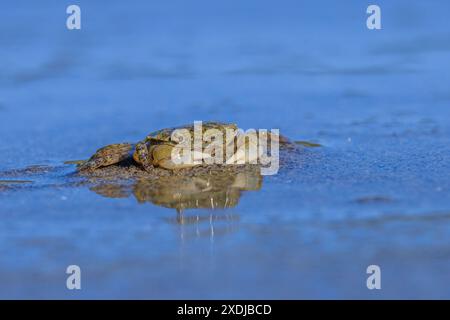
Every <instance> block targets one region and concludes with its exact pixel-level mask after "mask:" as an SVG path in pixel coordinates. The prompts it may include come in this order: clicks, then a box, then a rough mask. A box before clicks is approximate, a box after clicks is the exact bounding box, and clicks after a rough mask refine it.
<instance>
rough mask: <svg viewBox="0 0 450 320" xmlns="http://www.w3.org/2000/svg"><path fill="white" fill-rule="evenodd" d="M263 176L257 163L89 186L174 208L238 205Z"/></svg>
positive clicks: (119, 195) (95, 189)
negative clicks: (126, 182) (242, 195)
mask: <svg viewBox="0 0 450 320" xmlns="http://www.w3.org/2000/svg"><path fill="white" fill-rule="evenodd" d="M261 185H262V176H261V174H260V172H259V170H258V168H257V167H256V166H245V168H231V167H230V168H227V169H226V170H225V169H221V170H215V171H214V170H212V171H209V172H207V173H206V172H205V173H204V174H197V175H195V176H183V175H173V176H162V177H159V178H158V179H145V178H141V179H139V180H137V181H136V182H135V183H134V184H133V185H131V186H126V185H123V184H117V183H103V184H100V185H97V186H95V187H92V188H91V190H92V191H94V192H96V193H98V194H100V195H102V196H105V197H111V198H122V197H128V196H129V195H131V194H133V195H134V196H135V197H136V199H137V201H138V202H140V203H143V202H147V201H148V202H152V203H154V204H156V205H159V206H163V207H167V208H174V209H176V210H177V211H179V212H181V211H183V210H184V209H190V208H207V209H220V208H230V207H234V206H236V205H237V203H238V201H239V198H240V195H241V191H245V190H259V189H260V188H261Z"/></svg>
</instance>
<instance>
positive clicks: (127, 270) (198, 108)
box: [0, 0, 450, 298]
mask: <svg viewBox="0 0 450 320" xmlns="http://www.w3.org/2000/svg"><path fill="white" fill-rule="evenodd" d="M70 4H77V5H79V6H80V7H81V11H82V29H81V30H73V31H69V30H67V28H66V18H67V16H68V15H67V14H66V12H65V11H66V7H67V6H68V5H70ZM369 4H372V3H371V2H367V1H345V2H344V1H325V0H319V1H298V0H297V1H261V0H259V1H256V0H247V1H214V2H212V1H198V0H194V1H164V2H162V1H133V2H124V1H120V2H119V1H117V2H107V1H76V2H70V1H20V0H19V1H4V2H2V4H1V6H0V12H1V13H0V137H1V139H0V154H1V157H0V170H3V171H6V170H11V169H16V168H23V167H27V166H30V165H36V164H39V165H48V166H50V167H55V166H60V165H61V164H62V162H63V161H65V160H68V159H79V158H86V157H87V156H89V155H90V154H92V152H93V151H95V150H96V149H97V148H98V147H100V146H102V145H105V144H109V143H112V142H120V141H137V140H139V139H141V138H142V137H144V136H145V135H146V134H147V133H149V132H150V131H153V130H155V129H159V128H163V127H168V126H174V125H180V124H184V123H191V122H192V121H194V120H208V119H213V120H221V121H231V122H236V123H237V124H238V125H239V126H240V127H243V128H279V129H280V130H281V133H283V134H285V135H286V136H289V137H292V138H295V139H302V140H312V141H317V142H320V143H321V144H323V145H324V147H323V148H319V149H318V150H314V151H306V155H305V158H304V159H303V160H302V165H300V166H298V167H296V168H294V169H291V170H290V171H289V172H286V171H284V172H280V174H279V175H277V176H275V177H268V178H267V179H265V182H264V187H263V190H261V191H260V192H249V193H246V194H245V195H244V196H243V197H242V199H241V202H240V204H239V205H238V206H237V207H236V208H234V209H232V211H233V212H234V213H236V214H239V216H240V217H241V219H240V220H239V222H235V224H236V225H233V226H232V229H233V230H235V229H236V230H235V231H234V232H233V233H231V234H227V235H226V236H224V237H219V238H217V237H216V238H214V237H213V240H212V238H211V234H210V232H207V234H208V236H206V237H201V236H193V237H192V239H189V240H183V241H182V240H180V239H181V238H180V235H181V234H185V233H186V232H187V233H189V232H191V231H192V233H193V234H196V233H195V230H194V229H192V228H196V227H197V228H198V227H199V226H191V227H185V226H177V225H172V224H168V223H167V222H166V221H165V220H164V219H165V218H166V217H171V216H173V214H174V213H173V210H169V209H165V208H161V207H157V206H155V205H151V204H145V205H139V204H137V203H136V201H135V200H134V199H131V198H128V199H106V198H101V197H99V196H97V195H95V194H93V193H92V192H90V191H89V190H87V189H83V188H63V187H58V186H59V185H60V184H64V179H65V175H66V174H67V173H69V172H71V170H72V171H73V168H67V167H64V169H63V172H62V173H61V171H57V172H56V173H54V172H53V171H51V170H50V171H51V172H50V173H49V174H48V175H45V176H37V177H34V178H33V179H34V188H31V189H29V190H28V189H26V190H22V191H20V192H6V193H0V215H1V216H2V217H1V222H0V230H1V232H0V234H1V235H0V237H1V241H0V243H1V244H0V262H1V263H0V282H1V283H2V286H1V289H0V296H1V297H64V298H71V297H75V298H80V297H81V298H91V297H96V298H98V297H122V298H135V297H138V298H348V297H357V298H392V297H396V298H398V297H401V298H419V297H420V298H424V297H434V298H442V297H445V298H449V297H450V290H449V289H448V286H447V285H446V284H448V283H449V280H450V279H449V275H448V272H447V271H448V267H449V262H450V261H449V260H450V247H449V245H448V244H449V240H450V239H449V238H450V234H449V231H450V228H449V222H450V220H449V216H450V199H449V196H448V194H449V190H450V185H449V181H450V179H449V178H450V174H449V172H450V171H449V169H450V165H449V162H448V157H449V154H450V153H449V152H450V147H449V142H450V139H449V137H450V136H449V134H450V109H449V103H450V91H449V86H448V85H449V82H450V81H449V80H450V79H449V71H450V59H449V53H450V25H449V22H448V12H449V10H450V3H449V2H448V1H400V0H398V1H397V0H396V1H376V2H375V4H377V5H379V6H380V7H381V12H382V30H368V29H367V28H366V19H367V16H368V15H367V14H366V8H367V6H368V5H369ZM3 176H6V175H3ZM0 178H2V176H1V175H0ZM361 199H375V200H374V201H365V200H361ZM376 199H388V200H387V201H377V200H376ZM194 214H201V215H205V214H206V215H207V214H210V213H209V212H205V211H200V212H198V213H197V212H194ZM200 227H204V228H206V229H208V228H209V227H207V226H204V225H200ZM227 227H228V226H227ZM183 228H187V229H183ZM190 228H191V229H190ZM208 230H209V229H208ZM68 264H79V265H80V266H81V268H82V270H84V271H83V272H84V273H83V274H84V275H85V277H86V278H85V280H84V281H85V282H84V283H85V286H84V287H83V289H82V290H81V291H80V292H70V291H68V290H66V289H65V276H66V275H65V274H64V270H65V267H66V266H67V265H68ZM369 264H379V265H380V266H381V267H382V270H383V289H382V290H381V291H377V292H373V291H369V290H367V288H366V287H365V279H366V274H365V268H366V267H367V266H368V265H369Z"/></svg>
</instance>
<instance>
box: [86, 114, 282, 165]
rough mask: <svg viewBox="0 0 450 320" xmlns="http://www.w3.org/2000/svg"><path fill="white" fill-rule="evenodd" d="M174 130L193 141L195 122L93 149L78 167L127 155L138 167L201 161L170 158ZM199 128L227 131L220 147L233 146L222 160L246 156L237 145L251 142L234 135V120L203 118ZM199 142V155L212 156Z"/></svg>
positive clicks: (195, 163) (174, 142)
mask: <svg viewBox="0 0 450 320" xmlns="http://www.w3.org/2000/svg"><path fill="white" fill-rule="evenodd" d="M175 130H184V133H188V137H189V138H188V139H191V141H189V142H191V143H192V144H195V141H194V137H195V132H194V130H196V127H195V124H194V125H186V126H180V127H175V128H167V129H162V130H158V131H155V132H153V133H150V134H149V135H148V136H147V137H146V138H145V139H144V140H143V141H141V142H138V143H137V144H132V143H118V144H111V145H108V146H106V147H103V148H101V149H99V150H97V152H95V154H94V155H93V156H92V157H91V158H90V159H88V160H86V161H83V162H81V163H80V164H79V167H78V170H80V171H83V170H94V169H97V168H100V167H105V166H109V165H112V164H116V163H119V162H122V161H125V160H127V159H130V158H132V159H134V161H135V162H136V163H138V164H140V165H142V167H143V168H144V169H145V170H146V171H150V170H151V168H152V166H156V167H161V168H164V169H169V170H174V169H182V168H188V167H192V166H195V165H198V164H201V162H200V163H198V162H190V163H186V162H185V163H180V162H175V161H173V157H172V156H173V153H172V151H173V148H174V147H175V146H177V144H178V143H179V142H180V141H174V140H173V137H174V135H173V133H174V131H175ZM201 130H202V132H201V133H202V137H203V134H205V133H206V134H207V132H211V130H212V131H214V132H218V133H219V134H220V133H222V135H223V136H226V135H227V134H228V135H230V134H231V135H233V136H232V139H225V138H224V139H223V148H224V149H223V150H225V149H226V148H227V147H228V146H229V145H232V146H231V148H233V150H234V151H233V152H232V156H231V157H229V158H226V159H225V162H226V163H229V162H230V161H236V160H239V159H240V158H242V156H244V157H246V156H247V158H246V160H248V157H249V156H248V153H247V155H245V152H244V153H242V152H237V151H238V149H239V147H241V146H242V144H244V145H246V146H247V147H248V145H249V144H251V143H255V142H249V140H247V139H238V138H239V137H240V135H241V133H240V131H239V130H238V128H237V126H236V125H235V124H229V123H220V122H203V123H202V124H201ZM208 130H210V131H208ZM241 137H242V136H241ZM237 140H240V141H241V142H240V143H239V142H238V143H236V141H237ZM242 141H243V142H242ZM200 143H201V146H202V149H201V150H202V152H201V155H200V156H202V157H203V159H205V158H208V157H212V156H214V154H213V153H212V152H214V151H211V150H210V151H206V152H205V151H203V150H204V149H203V147H204V142H200ZM280 143H282V139H280ZM224 154H225V152H224Z"/></svg>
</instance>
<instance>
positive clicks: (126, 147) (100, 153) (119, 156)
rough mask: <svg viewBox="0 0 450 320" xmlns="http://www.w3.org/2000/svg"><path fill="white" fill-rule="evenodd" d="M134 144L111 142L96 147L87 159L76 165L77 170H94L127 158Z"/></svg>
mask: <svg viewBox="0 0 450 320" xmlns="http://www.w3.org/2000/svg"><path fill="white" fill-rule="evenodd" d="M133 148H134V145H133V144H131V143H116V144H111V145H108V146H106V147H103V148H101V149H98V150H97V151H96V152H95V154H94V155H93V156H92V157H91V158H90V159H89V160H87V161H85V162H83V163H82V164H80V165H79V166H78V171H84V170H94V169H97V168H100V167H106V166H109V165H112V164H116V163H119V162H122V161H124V160H126V159H129V158H130V156H131V151H132V150H133Z"/></svg>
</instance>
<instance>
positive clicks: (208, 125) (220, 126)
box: [145, 121, 238, 142]
mask: <svg viewBox="0 0 450 320" xmlns="http://www.w3.org/2000/svg"><path fill="white" fill-rule="evenodd" d="M180 129H186V130H188V131H189V132H190V133H191V137H192V139H194V125H193V124H190V125H184V126H178V127H173V128H165V129H161V130H158V131H155V132H152V133H150V134H149V135H147V137H146V138H145V141H146V142H148V141H155V140H156V141H161V142H172V139H171V137H172V133H173V132H174V131H175V130H180ZM210 129H216V130H219V131H222V132H225V130H226V129H232V130H237V129H238V127H237V125H236V124H234V123H224V122H215V121H207V122H202V134H203V133H205V132H206V131H207V130H210Z"/></svg>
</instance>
